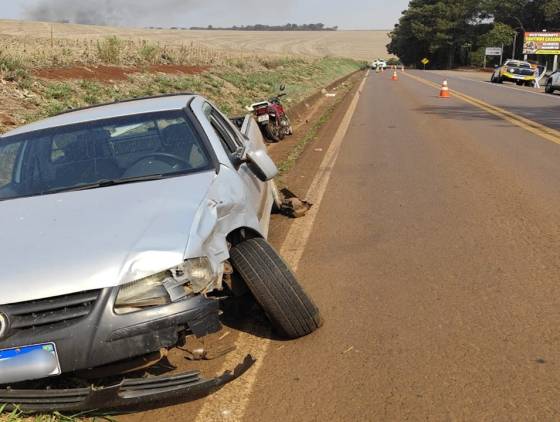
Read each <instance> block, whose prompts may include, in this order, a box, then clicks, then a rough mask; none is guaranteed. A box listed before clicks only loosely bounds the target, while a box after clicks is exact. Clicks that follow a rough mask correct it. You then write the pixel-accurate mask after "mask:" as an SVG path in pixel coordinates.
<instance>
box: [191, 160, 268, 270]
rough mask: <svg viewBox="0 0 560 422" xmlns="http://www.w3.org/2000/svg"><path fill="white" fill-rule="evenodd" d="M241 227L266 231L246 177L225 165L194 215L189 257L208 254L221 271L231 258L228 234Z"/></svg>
mask: <svg viewBox="0 0 560 422" xmlns="http://www.w3.org/2000/svg"><path fill="white" fill-rule="evenodd" d="M239 228H250V229H251V230H253V231H255V232H256V233H259V234H260V235H261V236H262V235H263V234H262V233H261V229H260V226H259V220H258V218H257V216H256V214H255V211H254V210H253V209H252V208H251V206H250V204H249V203H248V199H247V195H246V193H245V186H244V185H243V181H242V180H241V178H240V177H239V175H238V174H237V172H236V171H235V170H233V169H231V168H229V167H228V166H224V165H222V166H221V167H220V171H219V173H218V174H217V175H216V177H215V179H214V181H213V183H212V185H211V186H210V189H209V191H208V194H207V196H206V198H205V199H204V200H203V201H202V203H201V204H200V206H199V208H198V211H197V213H196V216H195V218H194V221H193V224H192V228H191V233H190V235H189V241H188V244H187V247H186V249H185V258H194V257H201V256H207V257H208V258H209V259H210V261H211V263H212V266H213V267H214V270H217V271H219V270H220V268H221V266H222V264H223V262H224V261H226V260H227V259H229V249H228V245H227V240H226V239H227V236H228V235H229V234H230V233H232V232H233V231H235V230H237V229H239ZM263 237H264V236H263Z"/></svg>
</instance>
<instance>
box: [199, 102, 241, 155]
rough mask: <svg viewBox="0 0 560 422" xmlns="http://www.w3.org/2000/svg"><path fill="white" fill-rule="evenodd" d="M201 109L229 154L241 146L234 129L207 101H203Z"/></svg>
mask: <svg viewBox="0 0 560 422" xmlns="http://www.w3.org/2000/svg"><path fill="white" fill-rule="evenodd" d="M203 111H204V114H205V116H206V117H207V118H208V121H209V122H210V124H211V125H212V128H213V129H214V132H215V133H216V136H218V138H219V139H220V141H221V142H222V145H223V146H224V148H225V150H226V151H227V152H228V153H230V154H233V153H235V152H236V151H237V150H238V149H239V147H241V146H242V143H241V142H240V140H239V138H238V136H237V134H236V133H235V130H234V129H233V128H232V127H231V124H230V123H229V122H228V121H226V120H225V119H224V117H223V116H222V115H221V114H220V113H219V112H218V111H217V110H216V109H215V108H214V107H212V106H211V105H210V104H208V103H205V105H204V107H203Z"/></svg>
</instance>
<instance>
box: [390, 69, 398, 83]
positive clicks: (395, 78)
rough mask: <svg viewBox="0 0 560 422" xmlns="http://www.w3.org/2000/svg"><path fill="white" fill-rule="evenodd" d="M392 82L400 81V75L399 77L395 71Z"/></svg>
mask: <svg viewBox="0 0 560 422" xmlns="http://www.w3.org/2000/svg"><path fill="white" fill-rule="evenodd" d="M391 80H392V81H398V80H399V75H397V71H396V70H395V71H393V77H392V78H391Z"/></svg>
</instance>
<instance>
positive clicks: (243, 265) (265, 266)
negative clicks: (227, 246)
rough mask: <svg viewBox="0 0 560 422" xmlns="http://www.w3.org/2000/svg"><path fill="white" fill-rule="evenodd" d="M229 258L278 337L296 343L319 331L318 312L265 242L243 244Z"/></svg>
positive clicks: (256, 241) (320, 319)
mask: <svg viewBox="0 0 560 422" xmlns="http://www.w3.org/2000/svg"><path fill="white" fill-rule="evenodd" d="M230 255H231V263H232V265H233V267H234V268H235V270H236V271H237V272H238V273H239V275H240V276H241V278H242V279H243V280H244V281H245V284H247V287H248V288H249V290H250V291H251V293H252V294H253V296H254V297H255V299H256V300H257V302H258V303H259V304H260V305H261V307H262V308H263V310H264V312H265V313H266V314H267V315H268V318H269V319H270V321H271V322H272V325H273V326H274V328H276V329H277V330H278V331H279V332H280V333H281V334H283V335H285V336H286V337H288V338H291V339H295V338H299V337H303V336H306V335H308V334H311V333H312V332H314V331H315V330H317V329H318V328H319V327H321V325H322V324H323V320H322V318H321V315H320V312H319V309H318V308H317V306H316V305H315V303H313V301H312V300H311V298H310V297H309V296H308V295H307V294H306V293H305V291H304V290H303V288H302V287H301V286H300V284H299V283H298V281H297V279H296V277H295V275H294V273H293V272H292V271H291V270H290V268H288V265H287V264H286V263H285V262H284V260H283V259H282V258H281V257H280V255H278V253H277V252H276V251H275V250H274V249H273V248H272V246H270V244H269V243H268V242H267V241H266V240H264V239H250V240H246V241H244V242H242V243H240V244H239V245H237V246H235V247H233V248H232V249H231V253H230Z"/></svg>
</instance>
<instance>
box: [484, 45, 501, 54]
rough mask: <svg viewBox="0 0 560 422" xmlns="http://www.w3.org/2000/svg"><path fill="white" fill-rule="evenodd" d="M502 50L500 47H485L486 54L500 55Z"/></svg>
mask: <svg viewBox="0 0 560 422" xmlns="http://www.w3.org/2000/svg"><path fill="white" fill-rule="evenodd" d="M502 51H503V50H502V49H501V47H486V55H487V56H501V55H502Z"/></svg>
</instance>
